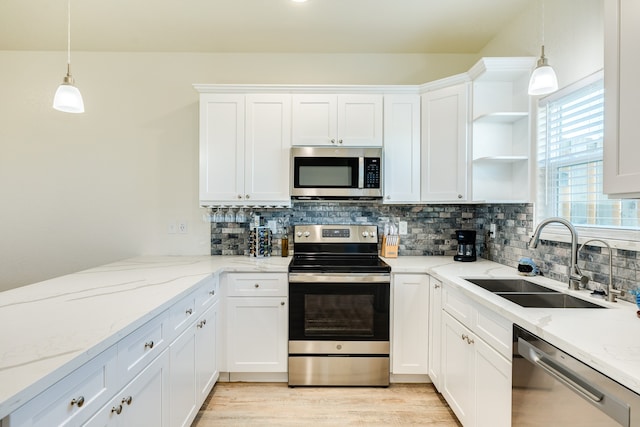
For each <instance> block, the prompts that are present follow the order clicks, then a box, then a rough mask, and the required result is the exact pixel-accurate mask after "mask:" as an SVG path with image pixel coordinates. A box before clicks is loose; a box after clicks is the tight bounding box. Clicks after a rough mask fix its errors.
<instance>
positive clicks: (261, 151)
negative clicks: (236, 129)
mask: <svg viewBox="0 0 640 427" xmlns="http://www.w3.org/2000/svg"><path fill="white" fill-rule="evenodd" d="M245 129H246V133H245V161H244V171H245V180H244V182H245V187H244V197H245V199H246V200H248V201H256V200H259V201H282V202H286V203H289V201H290V200H289V148H290V146H291V95H280V94H274V95H271V94H260V95H247V97H246V127H245Z"/></svg>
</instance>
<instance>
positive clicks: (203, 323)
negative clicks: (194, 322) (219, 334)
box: [198, 320, 207, 328]
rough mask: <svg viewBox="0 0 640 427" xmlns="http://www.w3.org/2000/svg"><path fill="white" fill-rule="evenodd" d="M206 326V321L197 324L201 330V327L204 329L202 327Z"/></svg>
mask: <svg viewBox="0 0 640 427" xmlns="http://www.w3.org/2000/svg"><path fill="white" fill-rule="evenodd" d="M206 324H207V321H206V320H203V321H201V322H200V323H198V328H202V327H204V325H206Z"/></svg>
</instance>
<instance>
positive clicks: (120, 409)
mask: <svg viewBox="0 0 640 427" xmlns="http://www.w3.org/2000/svg"><path fill="white" fill-rule="evenodd" d="M111 412H112V413H113V412H115V413H116V414H118V415H120V413H121V412H122V405H118V406H114V407H113V408H111Z"/></svg>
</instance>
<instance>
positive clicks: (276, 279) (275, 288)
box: [227, 273, 289, 297]
mask: <svg viewBox="0 0 640 427" xmlns="http://www.w3.org/2000/svg"><path fill="white" fill-rule="evenodd" d="M227 284H228V295H229V296H233V297H243V296H274V297H286V296H287V294H288V290H289V282H288V279H287V274H286V273H250V274H249V273H247V274H229V275H228V276H227Z"/></svg>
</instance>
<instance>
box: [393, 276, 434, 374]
mask: <svg viewBox="0 0 640 427" xmlns="http://www.w3.org/2000/svg"><path fill="white" fill-rule="evenodd" d="M428 337H429V276H428V275H426V274H395V275H394V276H393V335H392V350H391V354H392V366H391V372H392V373H393V374H417V375H426V374H427V360H428V357H429V355H428V344H429V338H428Z"/></svg>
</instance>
